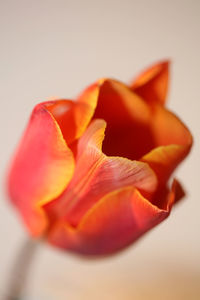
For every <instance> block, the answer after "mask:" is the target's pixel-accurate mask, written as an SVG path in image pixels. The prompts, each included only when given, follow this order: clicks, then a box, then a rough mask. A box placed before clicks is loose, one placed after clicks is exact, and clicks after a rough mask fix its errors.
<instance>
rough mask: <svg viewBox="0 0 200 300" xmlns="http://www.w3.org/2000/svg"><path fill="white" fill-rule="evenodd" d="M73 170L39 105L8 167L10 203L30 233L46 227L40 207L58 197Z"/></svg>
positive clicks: (54, 126)
mask: <svg viewBox="0 0 200 300" xmlns="http://www.w3.org/2000/svg"><path fill="white" fill-rule="evenodd" d="M73 171H74V158H73V155H72V153H71V150H70V149H69V148H68V147H67V144H66V142H65V140H64V139H63V136H62V134H61V131H60V128H59V126H58V125H57V123H56V121H55V119H54V118H53V116H52V115H51V114H50V113H49V111H48V110H47V109H46V108H45V106H44V105H43V104H40V105H38V106H36V108H35V109H34V111H33V113H32V116H31V119H30V121H29V124H28V127H27V129H26V131H25V134H24V136H23V138H22V141H21V144H20V146H19V148H18V151H17V153H16V156H15V158H14V161H13V163H12V166H11V170H10V174H9V178H8V185H9V193H10V196H11V199H12V201H13V203H14V204H15V205H16V206H17V208H18V209H19V210H20V211H21V213H22V215H23V218H24V220H25V222H26V223H27V225H28V227H29V229H30V231H31V232H32V233H33V234H40V232H42V231H43V230H44V228H45V226H46V225H47V224H46V222H47V220H46V219H45V215H44V213H43V212H42V210H41V206H42V205H44V203H47V202H49V201H51V200H52V199H54V198H55V197H58V195H59V194H60V193H61V192H62V191H63V190H64V189H65V188H66V186H67V184H68V183H69V181H70V180H71V178H72V175H73Z"/></svg>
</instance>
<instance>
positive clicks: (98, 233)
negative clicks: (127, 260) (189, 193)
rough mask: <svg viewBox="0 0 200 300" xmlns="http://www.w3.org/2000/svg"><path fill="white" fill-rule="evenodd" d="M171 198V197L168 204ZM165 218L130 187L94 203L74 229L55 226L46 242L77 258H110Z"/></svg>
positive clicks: (60, 224) (64, 225)
mask: <svg viewBox="0 0 200 300" xmlns="http://www.w3.org/2000/svg"><path fill="white" fill-rule="evenodd" d="M172 198H173V195H171V198H170V199H169V201H172V200H173V199H172ZM168 215H169V211H168V210H161V209H159V208H158V207H156V206H154V205H152V204H151V203H150V202H149V201H148V200H147V199H145V198H144V197H143V196H142V195H141V193H140V192H139V191H138V190H137V189H135V188H134V187H130V186H129V187H124V188H120V189H117V190H115V191H112V192H110V193H109V194H107V195H105V196H104V197H103V198H102V199H101V200H100V201H98V203H96V205H94V206H93V207H92V208H91V209H90V210H89V211H88V212H87V214H86V215H85V216H84V217H83V219H82V220H81V222H80V224H79V225H78V227H77V228H72V227H71V226H70V225H69V224H68V223H67V222H59V223H58V224H57V225H56V226H55V227H54V229H53V230H52V232H51V233H50V235H49V242H50V243H51V244H53V245H55V246H57V247H60V248H62V249H64V250H70V251H73V252H77V253H80V254H86V255H107V254H112V253H114V252H116V251H119V250H121V249H122V248H124V247H126V246H128V245H130V244H131V243H132V242H134V241H135V240H136V239H138V238H139V237H140V236H141V235H142V234H144V233H145V232H146V231H148V230H149V229H151V228H152V227H154V226H155V225H157V224H159V223H160V222H161V221H163V220H164V219H165V218H166V217H167V216H168Z"/></svg>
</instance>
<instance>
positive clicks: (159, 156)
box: [8, 62, 192, 255]
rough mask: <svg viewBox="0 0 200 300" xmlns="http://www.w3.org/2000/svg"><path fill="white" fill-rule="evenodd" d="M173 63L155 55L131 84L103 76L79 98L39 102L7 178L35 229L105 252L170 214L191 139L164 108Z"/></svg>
mask: <svg viewBox="0 0 200 300" xmlns="http://www.w3.org/2000/svg"><path fill="white" fill-rule="evenodd" d="M168 69H169V63H168V62H162V63H158V64H156V65H154V66H153V67H151V68H150V69H148V70H147V71H145V72H144V73H142V74H141V75H140V76H139V77H138V78H136V80H134V81H133V82H132V83H131V84H130V85H129V86H127V85H125V84H123V83H121V82H119V81H116V80H112V79H101V80H98V81H97V82H95V83H94V84H92V85H91V86H89V88H87V89H86V90H85V91H84V92H83V93H82V94H81V95H80V96H79V97H78V99H77V100H76V101H71V100H63V99H61V100H54V101H47V102H43V103H40V104H38V105H37V106H36V107H35V108H34V110H33V112H32V115H31V118H30V121H29V124H28V126H27V129H26V131H25V133H24V136H23V138H22V141H21V143H20V145H19V148H18V150H17V153H16V155H15V157H14V160H13V162H12V164H11V169H10V172H9V178H8V190H9V194H10V198H11V201H12V202H13V204H14V205H15V206H16V207H17V209H18V210H19V212H20V214H21V216H22V219H23V221H24V222H25V224H26V226H27V228H28V230H29V232H30V233H31V235H32V236H34V237H40V236H43V235H44V236H45V238H46V239H47V240H48V242H49V243H51V244H53V245H55V246H57V247H60V248H62V249H65V250H69V251H72V252H76V253H81V254H85V255H107V254H111V253H115V252H117V251H119V250H121V249H123V248H124V247H126V246H128V245H130V244H131V243H133V242H134V241H135V240H136V239H138V238H139V237H140V236H142V235H143V234H144V233H145V232H147V231H148V230H150V229H151V228H153V227H154V226H156V225H157V224H159V223H160V222H161V221H163V220H164V219H165V218H167V216H168V215H169V213H170V210H171V207H172V205H173V204H174V203H175V202H177V201H178V200H179V199H181V198H182V197H183V195H184V192H183V189H182V187H181V185H180V184H179V182H178V181H177V180H176V179H174V180H173V182H172V184H170V182H169V178H170V176H171V174H172V172H173V171H174V169H175V168H176V167H177V165H178V164H179V163H180V162H181V161H182V160H183V159H184V158H185V157H186V155H187V154H188V153H189V151H190V148H191V145H192V136H191V134H190V132H189V130H188V129H187V128H186V127H185V125H184V124H183V123H182V122H181V121H180V120H179V118H178V117H177V116H175V115H174V114H173V113H172V112H170V111H169V110H168V109H166V108H165V100H166V94H167V88H168V72H169V71H168Z"/></svg>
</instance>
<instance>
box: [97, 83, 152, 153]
mask: <svg viewBox="0 0 200 300" xmlns="http://www.w3.org/2000/svg"><path fill="white" fill-rule="evenodd" d="M99 84H100V92H99V97H98V104H97V107H96V110H95V114H94V118H102V119H104V120H105V121H106V122H107V129H106V136H105V140H104V143H103V152H104V153H105V154H107V155H115V156H122V157H126V158H129V159H138V158H140V157H141V156H142V155H144V154H145V153H147V152H149V151H150V150H151V149H152V135H151V132H150V126H149V124H150V122H151V109H150V107H149V106H148V104H147V103H145V102H144V101H143V100H142V99H141V98H140V97H138V96H137V95H136V94H134V93H133V92H132V91H131V90H130V89H129V88H128V87H127V86H126V85H124V84H123V83H120V82H118V81H115V80H109V79H104V80H101V81H99ZM141 137H142V139H141Z"/></svg>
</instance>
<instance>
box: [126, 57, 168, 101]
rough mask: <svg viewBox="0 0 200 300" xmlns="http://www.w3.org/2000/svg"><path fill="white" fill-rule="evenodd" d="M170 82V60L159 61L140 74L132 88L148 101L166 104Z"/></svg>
mask: <svg viewBox="0 0 200 300" xmlns="http://www.w3.org/2000/svg"><path fill="white" fill-rule="evenodd" d="M168 84H169V61H163V62H160V63H157V64H155V65H153V66H152V67H150V68H149V69H147V70H146V71H144V72H143V73H142V74H141V75H139V76H138V77H137V78H136V79H135V80H134V81H133V82H132V83H131V85H130V86H131V89H132V90H133V91H134V92H135V93H136V94H138V95H139V96H140V97H141V98H143V99H144V100H145V101H147V102H148V103H154V102H157V103H160V104H162V105H164V104H165V101H166V96H167V91H168Z"/></svg>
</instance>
